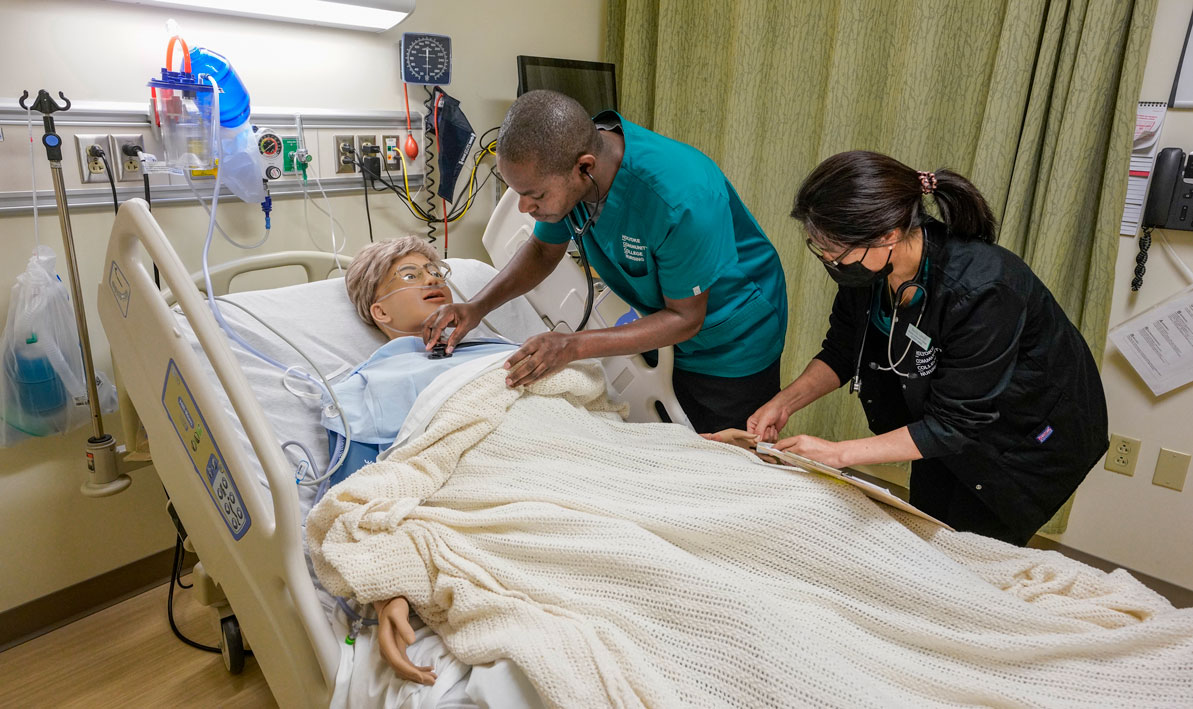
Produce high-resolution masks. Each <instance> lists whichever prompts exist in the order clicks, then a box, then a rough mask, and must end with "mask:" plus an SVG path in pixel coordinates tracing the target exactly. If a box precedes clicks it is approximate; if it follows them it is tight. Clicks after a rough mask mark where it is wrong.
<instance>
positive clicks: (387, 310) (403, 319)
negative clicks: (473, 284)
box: [369, 254, 452, 340]
mask: <svg viewBox="0 0 1193 709" xmlns="http://www.w3.org/2000/svg"><path fill="white" fill-rule="evenodd" d="M443 270H444V269H443V267H442V265H441V264H440V263H439V262H432V261H431V260H430V259H428V258H427V257H426V256H424V255H422V254H407V255H405V256H401V257H399V258H397V259H395V260H394V262H393V263H392V264H391V265H390V267H389V277H388V278H386V279H385V280H383V281H381V283H380V285H378V286H377V290H376V291H375V292H374V293H373V305H372V307H370V308H369V312H370V313H371V314H372V316H373V321H374V322H376V323H377V326H378V327H379V328H381V331H382V332H384V333H385V334H386V336H387V337H389V339H391V340H392V339H394V338H397V337H405V336H407V335H418V334H421V332H422V326H423V320H426V319H427V316H429V315H430V314H431V313H433V312H435V309H436V308H438V307H439V306H441V305H447V304H449V303H451V302H452V294H451V290H450V289H449V288H448V287H447V285H446V284H445V283H444V280H443V276H444V273H443Z"/></svg>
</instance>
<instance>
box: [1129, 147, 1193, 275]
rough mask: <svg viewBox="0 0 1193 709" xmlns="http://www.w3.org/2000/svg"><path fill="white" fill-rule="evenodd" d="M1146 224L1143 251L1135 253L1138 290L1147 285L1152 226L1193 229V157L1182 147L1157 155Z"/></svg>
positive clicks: (1143, 234)
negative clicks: (1144, 283) (1187, 154)
mask: <svg viewBox="0 0 1193 709" xmlns="http://www.w3.org/2000/svg"><path fill="white" fill-rule="evenodd" d="M1142 226H1143V233H1142V234H1141V235H1140V236H1139V254H1138V255H1136V256H1135V278H1133V279H1131V290H1134V291H1137V290H1139V288H1140V286H1142V285H1143V274H1144V271H1145V270H1146V264H1147V251H1148V249H1149V248H1151V245H1152V229H1156V228H1158V229H1183V230H1185V231H1193V160H1189V159H1188V158H1187V156H1186V155H1185V151H1183V150H1181V149H1180V148H1164V149H1163V150H1161V151H1160V155H1159V157H1157V158H1156V166H1155V168H1154V169H1153V170H1152V185H1151V188H1150V189H1149V190H1148V193H1147V202H1146V203H1144V205H1143V221H1142Z"/></svg>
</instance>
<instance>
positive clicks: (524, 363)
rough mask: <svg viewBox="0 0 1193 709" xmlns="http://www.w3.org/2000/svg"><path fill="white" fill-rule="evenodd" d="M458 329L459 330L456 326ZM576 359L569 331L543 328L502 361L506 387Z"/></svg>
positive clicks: (538, 375)
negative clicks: (506, 372)
mask: <svg viewBox="0 0 1193 709" xmlns="http://www.w3.org/2000/svg"><path fill="white" fill-rule="evenodd" d="M457 332H459V330H457ZM575 359H576V346H575V339H574V334H573V333H567V332H543V333H540V334H538V335H535V336H534V337H532V338H530V339H529V340H527V341H526V342H525V344H523V345H522V346H521V347H520V348H519V349H518V351H517V352H515V353H514V354H513V355H511V356H510V358H509V359H508V360H506V361H505V368H506V369H508V370H509V374H508V375H507V376H506V378H505V384H506V386H508V387H516V386H523V385H526V384H530V383H531V382H534V381H537V380H539V379H542V378H543V377H545V376H547V375H548V374H552V373H554V372H558V371H559V370H561V369H563V368H564V366H565V365H567V364H568V363H569V362H572V361H574V360H575Z"/></svg>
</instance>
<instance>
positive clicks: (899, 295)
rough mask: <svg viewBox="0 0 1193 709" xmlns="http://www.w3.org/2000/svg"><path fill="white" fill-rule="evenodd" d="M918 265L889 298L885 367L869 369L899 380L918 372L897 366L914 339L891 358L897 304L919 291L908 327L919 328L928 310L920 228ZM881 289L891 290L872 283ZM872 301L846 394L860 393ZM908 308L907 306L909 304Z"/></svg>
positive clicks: (924, 246)
mask: <svg viewBox="0 0 1193 709" xmlns="http://www.w3.org/2000/svg"><path fill="white" fill-rule="evenodd" d="M920 234H921V236H920V239H921V246H920V264H919V266H918V267H917V268H916V271H915V275H914V276H912V277H911V280H910V281H905V282H904V283H903V284H902V285H900V286H899V288H898V289H896V290H895V292H894V293H893V294H892V295H891V329H890V331H889V332H887V336H886V366H885V367H884V366H882V365H881V364H878V363H877V362H871V363H870V368H871V369H875V370H878V371H880V372H894V373H895V374H896V375H898V376H900V377H904V378H906V379H916V378H918V377H919V376H920V375H919V374H918V373H917V372H901V371H899V365H901V364H903V360H904V359H906V358H907V354H908V353H909V352H911V345H912V343H913V340H912V339H911V337H908V338H907V346H906V347H904V348H903V353H902V354H900V355H899V359H897V360H896V359H895V358H894V354H893V350H894V342H895V326H896V325H898V323H899V304H900V303H902V302H903V296H904V295H905V294H906V293H907V292H908V291H909V290H912V289H918V290H919V292H920V294H921V295H922V299H921V300H920V304H919V310H918V312H917V313H916V316H915V322H914V323H912V325H911V326H913V327H915V328H916V329H919V326H920V322H921V321H922V320H923V318H924V311H925V310H927V309H928V289H927V288H926V287H925V286H924V282H923V277H924V264H925V263H926V262H927V258H928V237H927V230H926V229H923V228H921V230H920ZM883 286H885V287H887V288H890V286H889V285H887V283H886V278H883V279H881V282H880V283H876V284H874V287H875V288H882V287H883ZM911 298H912V299H913V300H914V299H915V292H914V290H913V291H912V294H911ZM874 300H875V298H874V297H873V296H871V298H870V306H869V307H868V308H866V317H865V319H864V320H863V321H862V343H861V345H860V346H859V347H858V351H857V363H856V364H855V366H854V370H853V380H852V381H850V382H849V393H850V394H856V393H858V392H860V391H861V390H862V359H863V357H865V353H866V338H867V337H868V336H869V333H870V328H871V326H872V324H871V321H870V320H871V317H872V316H873V314H874ZM908 305H910V303H909V304H908Z"/></svg>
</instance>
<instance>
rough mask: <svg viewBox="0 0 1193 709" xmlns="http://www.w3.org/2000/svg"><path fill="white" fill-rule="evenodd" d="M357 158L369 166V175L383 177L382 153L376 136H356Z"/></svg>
mask: <svg viewBox="0 0 1193 709" xmlns="http://www.w3.org/2000/svg"><path fill="white" fill-rule="evenodd" d="M373 150H378V152H373ZM356 157H357V159H359V160H360V161H361V162H362V163H364V164H365V165H366V166H367V168H368V171H369V173H371V174H372V175H374V176H375V177H381V153H380V148H379V147H378V145H377V136H376V135H358V136H356Z"/></svg>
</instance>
